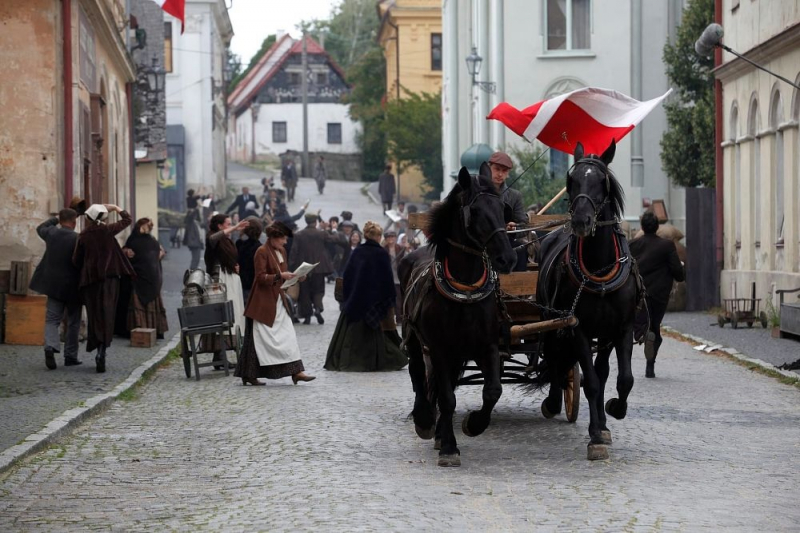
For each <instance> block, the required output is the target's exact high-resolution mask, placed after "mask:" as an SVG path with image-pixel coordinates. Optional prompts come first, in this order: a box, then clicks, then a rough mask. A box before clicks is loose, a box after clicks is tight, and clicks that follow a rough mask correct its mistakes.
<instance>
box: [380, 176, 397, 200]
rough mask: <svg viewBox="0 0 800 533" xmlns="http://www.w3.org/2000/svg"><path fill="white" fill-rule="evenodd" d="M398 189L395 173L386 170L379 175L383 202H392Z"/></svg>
mask: <svg viewBox="0 0 800 533" xmlns="http://www.w3.org/2000/svg"><path fill="white" fill-rule="evenodd" d="M396 190H397V186H396V185H395V183H394V174H391V173H389V172H384V173H383V174H381V175H380V176H378V193H379V194H380V195H381V202H385V203H389V202H391V201H392V199H393V198H394V193H395V192H396Z"/></svg>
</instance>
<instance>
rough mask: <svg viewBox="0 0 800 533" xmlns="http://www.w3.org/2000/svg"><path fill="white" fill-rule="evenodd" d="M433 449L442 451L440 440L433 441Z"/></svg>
mask: <svg viewBox="0 0 800 533" xmlns="http://www.w3.org/2000/svg"><path fill="white" fill-rule="evenodd" d="M433 449H434V450H441V449H442V439H436V440H435V441H433Z"/></svg>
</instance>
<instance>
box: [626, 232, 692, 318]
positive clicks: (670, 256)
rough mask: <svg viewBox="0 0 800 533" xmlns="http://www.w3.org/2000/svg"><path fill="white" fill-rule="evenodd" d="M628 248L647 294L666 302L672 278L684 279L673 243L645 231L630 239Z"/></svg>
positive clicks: (681, 266) (655, 299)
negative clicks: (637, 267)
mask: <svg viewBox="0 0 800 533" xmlns="http://www.w3.org/2000/svg"><path fill="white" fill-rule="evenodd" d="M630 248H631V253H632V254H633V257H635V258H636V262H637V264H638V265H639V273H640V274H641V275H642V279H643V280H644V288H645V290H646V291H647V296H648V297H650V298H652V299H653V300H654V301H656V302H661V303H667V302H668V301H669V293H670V291H671V290H672V280H675V281H683V280H684V279H686V275H685V273H684V271H683V265H681V260H680V259H679V258H678V250H677V249H676V248H675V243H674V242H672V241H670V240H667V239H662V238H661V237H659V236H658V235H656V234H654V233H646V234H644V235H642V236H641V237H639V238H638V239H636V240H635V241H631V243H630Z"/></svg>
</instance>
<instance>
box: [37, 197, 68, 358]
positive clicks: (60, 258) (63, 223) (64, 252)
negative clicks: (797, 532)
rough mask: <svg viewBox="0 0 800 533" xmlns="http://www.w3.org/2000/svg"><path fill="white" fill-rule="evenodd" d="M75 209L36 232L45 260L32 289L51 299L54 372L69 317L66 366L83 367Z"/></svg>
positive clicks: (49, 343)
mask: <svg viewBox="0 0 800 533" xmlns="http://www.w3.org/2000/svg"><path fill="white" fill-rule="evenodd" d="M77 218H78V213H77V212H76V211H75V210H74V209H62V210H61V211H60V212H59V213H58V217H52V218H50V219H48V220H46V221H44V222H42V223H41V224H40V225H39V227H37V228H36V233H38V234H39V237H41V239H42V240H43V241H44V242H45V252H44V256H43V257H42V261H41V262H40V263H39V265H38V266H37V267H36V271H35V272H34V273H33V277H32V278H31V284H30V288H31V289H32V290H34V291H36V292H38V293H40V294H44V295H46V296H47V314H46V315H45V322H44V362H45V365H46V366H47V368H49V369H50V370H55V369H56V358H55V354H56V353H59V352H61V349H60V348H61V337H60V336H59V334H58V327H59V325H60V324H61V320H62V319H63V318H64V313H66V314H67V331H66V342H65V343H64V366H73V365H79V364H81V361H78V333H79V331H80V327H81V297H80V294H79V293H78V281H79V279H80V271H79V270H78V269H77V268H76V267H75V265H73V264H72V252H74V251H75V243H77V241H78V234H77V233H75V222H76V220H77Z"/></svg>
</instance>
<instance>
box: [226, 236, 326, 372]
mask: <svg viewBox="0 0 800 533" xmlns="http://www.w3.org/2000/svg"><path fill="white" fill-rule="evenodd" d="M266 232H267V242H266V243H264V244H263V245H262V246H261V247H260V248H259V249H258V251H257V252H256V256H255V280H254V281H253V287H252V289H251V292H250V298H249V299H248V300H247V310H246V311H245V316H246V317H247V326H246V329H245V338H244V345H243V346H242V350H241V352H240V354H239V360H238V363H237V365H236V372H235V373H234V375H235V376H236V377H240V378H242V385H248V384H249V385H264V384H265V383H263V382H261V381H258V378H266V379H280V378H284V377H288V376H291V377H292V382H293V383H294V384H295V385H297V382H298V381H313V380H314V379H316V378H315V377H314V376H309V375H307V374H306V373H305V368H304V367H303V361H302V359H301V358H300V347H299V346H298V345H297V336H296V335H295V332H294V326H293V325H292V320H291V318H289V313H287V311H286V308H285V307H284V306H285V305H286V302H285V301H284V295H283V290H282V289H281V285H282V284H283V282H284V281H286V280H290V279H292V278H294V277H295V275H294V274H293V273H291V272H288V271H287V266H286V260H287V254H286V249H285V248H284V245H285V244H286V241H287V239H289V238H290V237H291V236H292V230H291V229H289V227H288V226H286V225H285V224H283V223H281V222H273V223H272V224H271V225H269V226H268V227H267V229H266Z"/></svg>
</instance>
